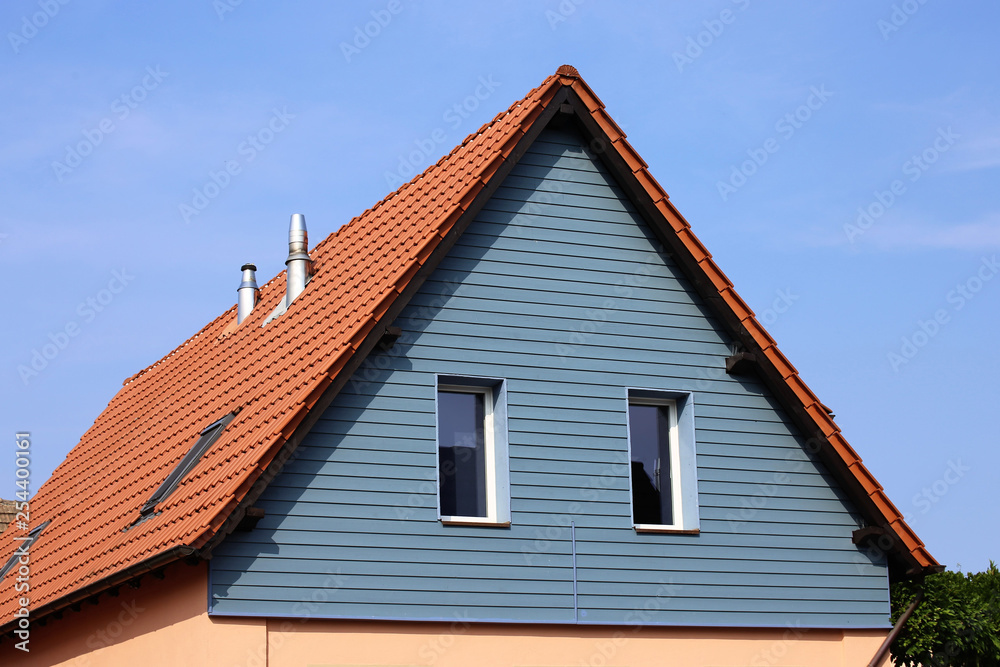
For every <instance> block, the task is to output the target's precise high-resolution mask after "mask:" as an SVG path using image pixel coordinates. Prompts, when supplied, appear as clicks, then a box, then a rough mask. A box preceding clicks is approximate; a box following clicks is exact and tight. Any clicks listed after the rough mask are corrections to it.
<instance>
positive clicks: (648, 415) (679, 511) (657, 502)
mask: <svg viewBox="0 0 1000 667" xmlns="http://www.w3.org/2000/svg"><path fill="white" fill-rule="evenodd" d="M693 414H694V405H693V401H692V399H691V396H690V394H686V393H677V392H662V391H654V390H643V389H632V390H629V392H628V441H629V460H630V468H631V469H630V480H631V488H632V523H633V524H634V525H635V527H636V530H639V531H686V532H687V531H692V532H693V531H697V530H698V489H697V485H698V479H697V466H696V463H695V447H694V417H693Z"/></svg>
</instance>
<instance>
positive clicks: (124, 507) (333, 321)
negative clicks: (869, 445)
mask: <svg viewBox="0 0 1000 667" xmlns="http://www.w3.org/2000/svg"><path fill="white" fill-rule="evenodd" d="M567 100H569V101H570V102H572V106H573V108H574V109H576V112H577V113H579V114H586V115H588V116H589V117H590V118H591V119H592V120H593V121H595V122H596V123H597V125H598V126H599V128H600V129H601V131H602V132H603V134H604V135H605V136H604V137H603V138H604V139H606V140H607V141H608V142H610V143H609V145H610V147H611V149H612V151H613V152H614V154H615V155H617V156H618V157H619V158H620V159H619V161H622V160H623V161H624V163H625V164H627V165H628V167H629V170H630V171H631V178H634V179H635V183H637V184H638V185H639V186H640V187H641V188H642V190H644V191H645V193H646V194H648V197H649V198H650V201H649V202H647V203H651V204H652V205H654V206H655V207H656V209H658V210H659V212H660V213H661V214H662V216H663V220H664V221H665V223H666V224H668V225H669V228H670V229H672V233H674V234H675V235H676V237H677V239H678V240H679V241H680V243H682V244H683V247H684V248H686V249H687V250H688V251H689V253H690V255H691V257H692V258H694V261H695V263H696V267H697V268H696V269H695V270H696V271H699V272H700V273H701V275H700V276H697V278H698V279H699V280H700V281H701V283H703V284H704V283H705V281H708V282H709V283H710V284H711V285H712V286H714V289H715V290H716V294H717V296H718V297H720V298H721V299H722V302H723V303H724V304H726V307H727V308H728V309H729V313H730V314H731V315H732V316H733V317H735V318H736V319H738V321H739V322H740V323H741V325H742V326H743V327H745V332H749V335H750V336H752V338H753V340H754V341H756V342H757V343H758V347H759V352H760V354H761V355H762V356H763V359H761V363H762V364H770V365H771V366H773V369H772V370H775V369H776V370H778V371H779V373H780V376H781V378H783V381H784V382H785V383H787V387H788V388H790V389H791V391H792V392H793V393H794V396H795V397H797V400H799V401H801V405H799V406H797V407H798V408H799V409H800V410H805V411H806V413H807V414H808V415H811V416H812V418H813V419H814V420H815V425H816V428H817V430H819V431H821V432H822V433H823V434H824V436H825V437H826V438H827V439H828V441H829V443H830V444H831V445H832V447H833V448H834V449H835V451H836V453H837V455H838V456H839V457H840V459H842V461H843V463H844V470H846V471H849V475H848V478H847V479H844V478H843V476H842V479H844V481H845V482H847V483H848V485H849V486H850V487H851V488H854V489H863V493H864V494H865V495H866V497H867V498H868V499H869V500H870V501H871V502H870V503H867V504H868V505H870V507H872V508H876V513H877V516H874V517H869V520H870V521H872V522H873V523H877V524H879V525H884V526H887V527H889V528H890V529H891V531H893V532H894V533H895V535H896V537H897V538H898V540H899V543H900V544H902V545H903V548H902V552H901V553H903V554H904V555H906V556H907V557H908V558H909V559H910V561H911V563H910V565H915V566H916V567H918V568H920V567H923V568H927V567H932V566H935V565H936V561H935V560H934V559H933V558H932V557H931V556H930V554H929V553H927V551H926V550H925V549H924V547H923V544H922V543H921V542H920V540H919V539H918V538H917V537H916V535H915V534H914V533H913V532H912V530H910V528H909V527H908V526H907V525H906V523H905V522H904V521H903V518H902V516H901V515H900V513H899V512H898V511H897V510H896V509H895V507H893V505H892V504H891V503H890V502H889V500H888V498H887V497H886V496H885V494H884V493H883V491H882V488H881V486H879V485H878V483H877V482H876V481H875V480H874V478H873V477H872V476H871V474H870V473H869V472H868V471H867V470H866V469H865V467H864V466H863V465H862V463H861V459H860V458H859V457H858V456H857V454H855V452H854V451H853V450H852V449H851V447H850V445H848V444H847V442H846V441H845V440H844V439H843V437H841V435H840V432H839V429H838V427H837V426H836V424H834V423H833V421H832V420H831V419H830V417H829V415H828V414H827V412H826V411H825V410H824V409H823V407H822V405H821V404H820V403H819V401H818V399H817V398H816V397H815V395H813V393H812V392H811V391H810V390H809V389H808V387H806V385H805V383H803V382H802V381H801V379H799V377H798V374H797V372H796V371H795V369H794V368H793V367H792V366H791V364H789V363H788V362H787V360H785V358H784V356H783V355H782V354H781V353H780V352H779V351H778V349H777V347H776V346H775V344H774V341H773V340H772V339H771V338H770V337H769V336H768V335H767V333H766V332H765V331H764V329H763V327H761V326H760V324H759V323H758V322H757V321H756V319H755V318H754V315H753V313H752V312H751V311H750V309H749V308H747V307H746V305H745V304H744V303H743V301H742V300H741V299H740V298H739V296H737V295H736V293H735V291H734V290H733V288H732V284H731V283H730V282H729V280H728V279H727V278H726V277H725V275H724V274H723V273H722V272H721V271H720V270H719V268H718V267H717V266H716V265H715V263H714V262H713V261H712V259H711V255H710V254H709V253H708V251H707V250H705V249H704V247H703V246H702V245H701V243H700V242H699V241H698V239H697V238H696V237H695V236H694V235H693V234H692V233H691V231H690V229H689V226H688V223H687V222H686V221H685V220H684V219H683V218H682V217H681V216H680V215H679V214H678V213H677V211H676V210H675V209H674V208H673V206H672V204H671V203H670V202H669V200H668V198H667V195H666V193H665V192H664V191H663V190H662V189H661V188H660V186H659V185H658V184H657V182H656V181H655V179H653V177H652V176H651V175H650V174H649V173H648V171H647V169H646V164H645V163H644V162H643V161H642V159H641V158H640V157H639V156H638V154H637V153H636V152H635V151H634V150H633V149H632V147H631V146H630V145H629V144H628V142H627V141H626V140H625V134H624V133H623V132H622V131H621V130H620V129H619V128H618V127H617V125H616V124H615V123H614V121H613V120H612V119H611V118H610V116H608V115H607V113H606V112H605V110H604V105H603V104H602V103H601V101H600V100H599V99H598V98H597V96H596V95H594V93H593V92H592V91H591V90H590V87H589V86H588V85H587V84H586V83H585V82H584V81H583V79H581V78H580V77H579V75H578V74H577V72H576V70H575V69H574V68H572V67H569V66H567V65H564V66H562V67H560V68H559V70H558V71H557V73H556V74H555V75H553V76H550V77H548V78H547V79H545V81H543V82H542V84H541V85H540V86H539V87H538V88H536V89H534V90H532V91H531V92H530V93H528V95H527V96H526V97H524V98H523V99H521V100H519V101H517V102H515V103H514V104H513V105H512V106H511V107H510V108H509V109H507V110H506V111H504V112H502V113H500V114H499V115H497V116H496V118H494V119H493V120H492V121H491V122H490V123H487V124H486V125H484V126H483V127H482V128H480V129H479V130H478V131H477V132H475V133H473V134H471V135H470V136H469V137H467V138H466V139H465V140H464V141H463V142H462V144H461V145H460V146H458V147H456V148H455V149H454V150H453V151H452V152H451V153H449V154H448V155H447V156H445V157H443V158H441V160H439V161H438V162H437V163H436V164H434V165H432V166H430V167H428V168H427V170H426V171H424V172H423V173H422V174H420V175H418V176H416V177H415V178H414V179H413V180H412V181H410V182H409V183H407V184H405V185H403V186H402V187H400V188H399V190H397V191H396V192H394V193H392V194H390V195H389V196H388V197H386V198H385V199H384V200H382V201H381V202H379V203H378V204H376V205H375V206H374V207H373V208H371V209H369V210H367V211H365V212H364V213H362V214H361V215H359V216H357V217H356V218H354V219H353V220H351V221H350V222H349V223H348V224H346V225H344V226H343V227H341V228H340V229H339V230H338V231H337V232H336V233H334V234H331V235H330V236H328V237H327V238H326V239H325V240H323V241H322V242H321V243H319V244H318V245H317V246H316V247H315V248H313V249H312V250H311V251H310V254H311V256H312V259H313V270H314V275H313V278H312V280H311V281H310V282H309V284H308V286H307V287H306V290H305V291H304V292H303V293H302V294H301V295H300V296H299V297H298V298H297V299H296V300H295V301H294V302H293V303H292V305H291V307H290V308H289V309H288V311H287V312H286V313H285V314H284V315H282V316H280V317H279V318H277V319H276V320H274V321H273V322H271V323H269V324H268V325H267V326H266V327H261V324H262V322H263V321H264V320H265V319H266V318H267V316H268V315H269V314H270V313H271V311H272V310H273V309H274V308H275V306H277V305H278V303H279V302H280V301H281V300H282V299H283V298H284V294H285V284H284V274H280V275H278V276H277V277H275V278H274V279H273V280H271V281H270V282H268V283H267V284H266V285H264V286H263V287H262V288H261V302H260V303H259V304H258V305H257V307H256V308H255V309H254V311H253V313H252V314H251V315H250V316H249V317H248V318H247V319H246V320H245V321H244V322H243V323H242V324H241V325H240V326H238V327H237V326H236V325H235V320H236V308H235V306H234V307H232V308H230V309H229V310H227V311H226V312H225V313H223V314H222V315H221V316H220V317H218V318H217V319H216V320H214V321H213V322H211V323H209V324H208V325H207V326H206V327H205V328H203V329H202V330H201V331H199V332H198V333H197V334H195V335H194V336H193V337H191V338H190V339H189V340H187V341H185V342H184V343H183V344H182V345H181V346H180V347H178V348H177V349H176V350H174V351H173V352H171V353H170V354H168V355H167V356H166V357H164V358H163V359H161V360H160V361H158V362H157V363H155V364H153V365H152V366H150V367H149V368H146V369H145V370H143V371H141V372H139V373H137V374H136V375H134V376H132V377H131V378H129V379H128V380H126V381H125V384H124V386H123V387H122V389H121V391H119V392H118V394H117V395H116V396H115V397H114V398H113V399H112V401H111V402H110V404H109V405H108V407H107V408H106V409H105V410H104V412H103V413H101V415H100V416H99V417H98V418H97V420H96V421H95V423H94V425H93V426H92V427H91V428H90V429H88V430H87V432H86V433H85V434H84V435H83V437H82V438H81V440H80V442H79V444H78V445H77V446H76V447H74V448H73V450H72V451H71V452H70V453H69V455H68V456H67V457H66V460H65V461H63V463H62V464H61V465H60V466H59V467H58V468H57V469H56V470H55V472H54V473H53V474H52V477H51V478H50V479H49V480H48V481H47V482H45V484H44V485H43V486H42V487H41V489H39V491H38V493H37V495H36V497H35V498H34V499H33V500H32V503H31V509H32V512H31V514H32V517H33V518H37V519H39V521H41V520H46V519H50V520H51V524H50V525H49V526H48V527H47V528H46V530H45V531H44V532H43V533H42V535H41V536H40V538H39V539H38V541H37V542H36V543H35V544H34V546H33V547H32V549H31V585H32V607H33V608H34V609H35V610H39V609H50V610H54V609H55V608H57V607H58V606H59V605H60V604H62V603H69V602H70V601H72V600H73V599H74V596H75V595H78V594H79V593H80V592H81V591H89V592H91V593H92V592H94V591H96V590H99V588H100V586H101V585H103V584H105V583H107V584H108V585H110V584H112V583H115V576H117V575H121V573H123V572H126V571H135V569H134V568H135V566H137V565H140V564H149V563H152V562H154V561H155V560H156V558H157V556H161V555H163V554H167V553H168V552H170V553H171V554H172V553H175V551H176V548H177V547H190V548H193V549H199V548H202V547H204V546H205V545H206V544H207V543H208V542H209V541H210V540H211V539H212V538H213V537H216V536H217V534H218V533H219V531H220V528H221V527H222V526H223V524H224V523H225V522H226V520H227V519H228V518H229V517H230V515H231V514H232V513H233V511H234V510H235V509H236V508H237V507H238V505H239V503H240V502H241V501H242V500H243V499H244V498H245V497H246V496H247V495H248V492H249V491H250V490H251V487H252V486H253V485H254V483H255V482H257V481H258V479H259V478H260V476H261V474H262V472H263V471H264V470H265V469H266V467H267V465H268V464H269V463H270V462H271V461H272V460H273V459H274V458H275V456H276V454H277V453H278V451H279V449H280V447H281V446H282V445H283V444H284V443H285V442H286V441H287V440H288V439H289V438H291V436H292V434H293V433H294V432H295V429H296V427H297V426H299V424H300V423H302V421H303V420H304V419H305V418H306V416H307V414H308V413H309V410H310V408H312V407H313V406H314V405H316V404H317V402H319V401H320V399H321V397H323V396H324V393H325V392H326V390H327V389H328V388H329V387H330V386H331V384H332V383H334V381H335V380H336V379H337V377H338V374H339V373H340V371H341V370H343V369H344V368H345V367H347V366H348V364H349V363H350V362H351V360H352V358H353V357H354V355H355V352H356V350H358V348H359V347H361V345H362V342H363V341H366V340H368V339H369V338H370V335H371V334H372V333H373V331H375V330H376V327H379V326H385V325H386V324H389V323H391V322H383V321H382V320H383V316H384V315H385V314H386V313H387V311H389V310H390V308H394V307H395V306H398V305H399V304H396V301H397V298H398V297H399V295H400V294H401V293H403V292H404V291H405V290H407V288H408V287H412V285H411V283H412V284H414V285H415V284H417V282H418V281H419V280H420V279H421V278H419V277H418V278H415V277H417V276H421V275H423V273H422V272H425V271H426V270H428V269H430V268H432V267H431V266H430V264H429V261H430V260H431V257H432V253H434V251H435V250H436V249H438V247H439V245H440V246H441V247H442V249H446V248H447V247H448V246H447V245H446V244H442V241H443V240H444V239H446V238H450V237H449V231H450V230H452V228H453V227H455V229H456V232H458V231H459V228H458V227H456V224H457V223H459V221H460V220H463V219H464V218H463V215H465V214H466V211H469V210H470V207H471V206H472V205H473V202H474V201H479V200H481V199H482V197H479V198H478V199H477V196H479V195H480V194H481V193H483V191H484V190H485V193H484V196H485V194H488V192H489V187H490V186H491V184H492V186H493V187H495V186H496V184H497V183H496V181H497V179H495V178H494V176H495V175H496V174H497V172H498V171H504V169H503V168H502V167H503V166H504V165H505V163H506V164H507V165H508V166H509V162H510V161H511V160H512V159H514V158H515V155H514V152H515V149H517V150H523V147H524V143H525V141H528V139H524V137H525V135H526V134H530V133H532V132H535V133H537V130H538V129H539V128H538V127H534V125H535V123H536V121H537V120H538V119H539V117H540V116H543V115H544V114H543V112H545V111H546V110H547V109H548V107H550V105H553V103H559V104H566V103H567ZM548 111H549V112H550V113H554V111H555V110H554V109H548ZM532 136H534V135H532ZM504 173H505V171H504ZM425 265H426V266H425ZM745 332H744V333H745ZM376 333H377V332H376ZM235 410H239V413H238V414H237V415H236V417H235V419H234V420H233V421H232V423H230V424H229V426H228V427H227V428H226V430H225V431H224V433H223V435H222V437H221V438H220V439H219V440H218V441H217V442H216V443H215V444H214V445H213V446H212V447H211V448H210V450H209V451H208V452H207V453H206V454H205V456H204V457H203V459H202V460H201V462H200V463H199V464H198V465H197V466H196V468H195V469H194V471H193V472H192V473H191V474H190V475H189V476H188V477H187V479H185V480H184V481H183V482H182V483H181V484H180V486H179V487H178V488H177V490H176V491H175V492H174V493H173V494H172V495H171V496H170V497H169V498H168V499H167V500H165V501H164V502H163V503H161V504H160V506H159V507H158V509H160V510H161V512H160V513H159V514H157V515H155V516H153V517H152V518H150V519H148V520H146V521H145V522H142V523H140V524H138V525H135V526H133V527H131V528H129V529H128V530H125V529H126V528H128V527H129V526H130V525H131V524H133V522H135V520H136V519H137V518H138V517H139V508H140V507H141V506H142V505H143V503H144V502H145V501H146V500H147V499H148V498H149V496H150V495H151V494H152V493H153V491H154V490H155V489H156V487H157V486H158V485H159V484H160V483H161V482H162V481H163V480H164V478H165V477H166V476H167V474H168V473H169V472H170V471H171V469H172V468H173V467H174V465H175V464H176V463H177V462H178V461H179V460H180V459H181V458H182V457H183V456H184V454H185V453H186V452H187V451H188V449H190V447H191V445H192V444H194V442H195V441H196V440H197V438H198V435H199V433H200V431H201V430H202V429H203V428H204V427H205V426H207V425H209V424H211V423H212V422H214V421H216V420H218V419H219V418H221V417H223V416H224V415H226V414H229V413H231V412H233V411H235ZM12 533H13V531H7V533H6V534H4V535H2V536H0V564H2V563H3V562H6V560H7V558H8V557H9V556H10V555H11V553H12V552H13V550H14V547H15V545H14V542H13V540H12ZM130 568H131V570H130ZM13 579H14V578H13V577H7V578H5V579H4V581H3V582H0V625H5V626H6V625H8V624H9V622H10V621H11V619H12V617H13V613H14V612H15V611H16V607H15V604H14V600H15V597H16V596H15V594H14V591H13V583H14V581H13Z"/></svg>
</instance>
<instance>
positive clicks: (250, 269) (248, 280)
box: [236, 264, 260, 324]
mask: <svg viewBox="0 0 1000 667" xmlns="http://www.w3.org/2000/svg"><path fill="white" fill-rule="evenodd" d="M256 270H257V267H256V266H254V265H253V264H244V265H243V266H241V267H240V271H242V272H243V282H241V283H240V286H239V288H238V289H237V290H236V294H237V298H236V323H237V324H240V323H242V322H243V320H245V319H246V318H247V316H248V315H250V311H252V310H253V307H254V306H256V305H257V298H258V296H259V295H260V290H258V289H257V275H256V274H255V273H254V271H256Z"/></svg>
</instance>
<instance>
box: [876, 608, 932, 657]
mask: <svg viewBox="0 0 1000 667" xmlns="http://www.w3.org/2000/svg"><path fill="white" fill-rule="evenodd" d="M923 599H924V592H923V591H918V592H917V596H916V597H915V598H913V602H911V603H910V606H909V607H907V608H906V611H904V612H903V615H902V616H900V617H899V620H897V621H896V625H894V626H892V632H890V633H889V636H888V637H886V638H885V641H884V642H882V645H881V646H879V647H878V651H876V652H875V657H874V658H872V659H871V662H869V663H868V667H879V666H880V665H881V664H882V661H883V660H885V656H886V655H888V653H889V648H890V647H891V646H892V643H893V642H894V641H896V637H898V636H899V633H900V632H902V631H903V626H904V625H906V622H907V621H908V620H910V616H912V615H913V612H914V610H916V608H917V605H919V604H920V601H921V600H923Z"/></svg>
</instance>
